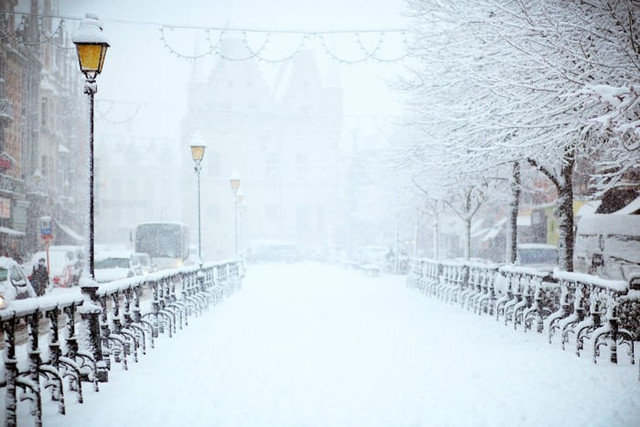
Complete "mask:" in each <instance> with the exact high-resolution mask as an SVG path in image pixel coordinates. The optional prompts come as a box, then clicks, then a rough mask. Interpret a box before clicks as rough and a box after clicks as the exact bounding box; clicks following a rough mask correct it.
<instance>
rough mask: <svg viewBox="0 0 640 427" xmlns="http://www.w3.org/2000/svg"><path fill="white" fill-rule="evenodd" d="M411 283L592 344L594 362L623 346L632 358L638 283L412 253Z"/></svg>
mask: <svg viewBox="0 0 640 427" xmlns="http://www.w3.org/2000/svg"><path fill="white" fill-rule="evenodd" d="M407 286H409V287H411V288H415V289H418V290H420V291H421V292H423V293H424V294H426V295H431V296H434V297H436V298H438V299H440V300H442V301H445V302H447V303H450V304H457V305H460V306H462V307H465V308H467V309H469V310H471V311H473V312H475V313H477V314H479V315H483V314H485V315H489V316H494V317H495V318H496V320H498V321H501V322H503V323H504V324H505V325H510V326H512V327H513V328H514V329H518V328H520V329H521V330H523V331H524V332H527V331H529V330H535V331H536V332H538V333H545V334H546V335H547V338H548V341H549V343H552V342H554V340H555V341H558V342H559V343H560V344H561V346H562V349H566V348H567V347H568V346H571V345H572V346H573V349H574V351H575V354H576V355H577V356H581V354H582V353H583V352H584V351H585V349H586V348H589V349H590V351H591V356H592V358H593V362H594V363H597V361H598V358H599V357H600V354H601V352H602V350H603V349H604V348H608V353H609V359H610V361H611V362H612V363H618V352H619V350H621V349H624V350H625V351H624V354H625V355H626V356H627V360H628V361H629V363H631V364H634V363H635V353H634V342H635V341H640V290H636V289H631V287H630V284H629V283H627V282H624V281H613V280H604V279H601V278H599V277H596V276H591V275H587V274H582V273H569V272H563V271H555V272H553V273H546V272H541V271H538V270H535V269H531V268H525V267H517V266H513V265H508V266H501V267H499V266H497V265H491V264H482V263H474V262H454V261H434V260H429V259H415V260H412V263H411V266H410V271H409V275H408V276H407ZM639 365H640V363H639ZM639 379H640V373H639Z"/></svg>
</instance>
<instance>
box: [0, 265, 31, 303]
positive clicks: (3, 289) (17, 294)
mask: <svg viewBox="0 0 640 427" xmlns="http://www.w3.org/2000/svg"><path fill="white" fill-rule="evenodd" d="M35 296H36V293H35V291H34V290H33V287H32V286H31V283H30V282H29V279H28V278H27V275H26V274H24V271H23V270H22V267H20V265H19V264H18V263H17V262H16V261H15V260H13V259H12V258H7V257H0V309H3V308H6V307H7V305H8V304H9V303H10V302H11V301H13V300H19V299H25V298H31V297H35Z"/></svg>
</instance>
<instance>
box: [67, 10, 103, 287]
mask: <svg viewBox="0 0 640 427" xmlns="http://www.w3.org/2000/svg"><path fill="white" fill-rule="evenodd" d="M72 40H73V43H74V44H75V45H76V49H77V51H78V61H79V63H80V71H82V73H83V74H84V75H85V77H86V79H87V80H86V82H85V85H84V93H86V94H87V95H88V96H89V275H90V276H91V280H92V281H93V282H95V274H94V263H93V261H94V238H93V213H94V209H93V204H94V203H93V196H94V189H93V114H94V97H95V94H96V92H97V91H98V86H97V85H96V77H97V76H98V74H100V73H101V72H102V66H103V65H104V58H105V56H106V54H107V48H108V47H109V40H108V39H107V37H106V36H105V35H104V33H103V32H102V24H101V23H100V21H99V20H98V16H97V15H94V14H91V13H87V14H86V17H85V19H83V20H82V22H80V26H79V27H78V29H77V30H76V32H75V33H74V34H73V37H72Z"/></svg>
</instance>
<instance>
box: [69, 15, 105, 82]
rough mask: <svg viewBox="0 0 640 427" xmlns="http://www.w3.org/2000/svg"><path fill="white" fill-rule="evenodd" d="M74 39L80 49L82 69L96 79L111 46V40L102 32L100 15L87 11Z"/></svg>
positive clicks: (79, 55) (85, 73)
mask: <svg viewBox="0 0 640 427" xmlns="http://www.w3.org/2000/svg"><path fill="white" fill-rule="evenodd" d="M72 40H73V43H74V44H75V45H76V49H77V51H78V61H79V62H80V71H82V72H83V73H84V75H85V76H86V77H87V79H95V78H96V76H97V75H98V74H100V73H101V72H102V66H103V65H104V58H105V56H106V55H107V48H108V47H109V40H108V39H107V37H106V36H105V35H104V33H103V32H102V23H101V22H100V21H99V20H98V16H97V15H94V14H92V13H87V14H86V17H85V19H83V20H82V22H81V23H80V26H79V27H78V29H77V30H76V32H75V33H74V34H73V37H72Z"/></svg>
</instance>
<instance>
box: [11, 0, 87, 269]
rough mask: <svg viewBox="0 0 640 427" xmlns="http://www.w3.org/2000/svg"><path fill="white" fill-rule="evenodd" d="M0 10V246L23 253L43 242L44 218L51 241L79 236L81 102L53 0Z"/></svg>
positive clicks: (82, 155)
mask: <svg viewBox="0 0 640 427" xmlns="http://www.w3.org/2000/svg"><path fill="white" fill-rule="evenodd" d="M0 11H2V12H0V37H2V42H1V43H0V248H1V249H2V252H11V254H12V255H14V256H16V255H18V254H19V255H21V256H25V255H28V254H30V253H32V252H35V251H36V250H39V249H41V248H42V247H43V242H42V240H41V238H40V233H39V229H38V219H39V218H40V217H42V216H49V217H51V218H52V219H53V221H54V243H56V244H65V243H73V244H79V243H81V242H82V240H83V239H82V236H81V235H82V232H81V230H82V228H83V225H84V223H85V220H86V218H85V216H86V215H84V213H83V212H85V209H84V206H85V205H86V201H85V200H84V199H83V196H82V194H86V190H84V188H85V187H86V182H87V181H86V172H85V171H84V169H85V168H78V167H77V165H78V164H80V165H83V164H85V163H86V161H85V160H84V159H85V158H86V149H85V145H86V144H85V140H86V138H85V135H87V123H88V121H87V113H86V109H85V108H84V107H85V106H86V101H84V100H83V95H82V80H81V74H80V71H79V70H78V66H77V58H76V56H75V50H74V49H73V47H72V44H71V42H70V34H69V32H70V29H69V28H68V27H67V26H65V23H64V22H63V21H62V20H60V19H56V20H55V22H54V20H53V19H52V18H48V17H50V16H54V15H56V14H57V10H56V9H55V6H54V4H53V3H52V2H51V1H50V0H30V1H26V0H25V1H17V0H0ZM72 166H73V167H72ZM16 252H17V253H16Z"/></svg>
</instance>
